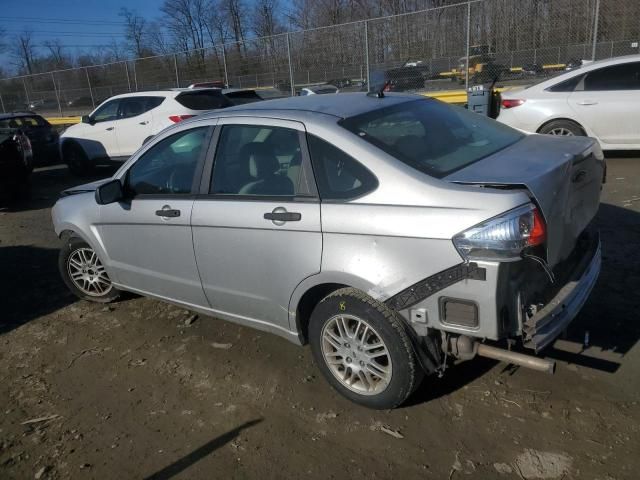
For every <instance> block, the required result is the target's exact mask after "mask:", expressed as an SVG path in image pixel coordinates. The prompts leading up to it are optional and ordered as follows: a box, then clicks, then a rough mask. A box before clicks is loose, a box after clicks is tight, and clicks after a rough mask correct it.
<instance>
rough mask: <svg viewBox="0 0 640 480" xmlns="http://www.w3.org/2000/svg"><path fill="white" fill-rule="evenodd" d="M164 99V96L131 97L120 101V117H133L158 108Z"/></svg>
mask: <svg viewBox="0 0 640 480" xmlns="http://www.w3.org/2000/svg"><path fill="white" fill-rule="evenodd" d="M163 101H164V97H138V96H136V97H129V98H124V99H122V100H121V101H120V111H119V113H118V117H119V118H131V117H137V116H138V115H142V114H143V113H145V112H148V111H149V110H152V109H154V108H156V107H157V106H158V105H160V104H161V103H162V102H163Z"/></svg>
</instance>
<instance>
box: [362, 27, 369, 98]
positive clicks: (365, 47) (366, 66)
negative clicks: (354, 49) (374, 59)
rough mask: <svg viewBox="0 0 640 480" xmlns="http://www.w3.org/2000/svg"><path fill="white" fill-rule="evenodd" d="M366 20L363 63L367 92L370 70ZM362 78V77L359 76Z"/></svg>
mask: <svg viewBox="0 0 640 480" xmlns="http://www.w3.org/2000/svg"><path fill="white" fill-rule="evenodd" d="M368 23H369V22H367V21H366V20H365V21H364V61H365V68H366V70H367V91H370V89H371V70H370V68H369V26H368ZM360 77H361V78H362V75H361V76H360Z"/></svg>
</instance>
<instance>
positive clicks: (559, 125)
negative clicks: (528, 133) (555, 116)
mask: <svg viewBox="0 0 640 480" xmlns="http://www.w3.org/2000/svg"><path fill="white" fill-rule="evenodd" d="M539 133H543V134H546V135H559V136H562V137H572V136H584V132H583V131H582V128H580V125H578V124H577V123H575V122H572V121H571V120H554V121H552V122H549V123H547V124H546V125H544V126H543V127H542V128H541V129H540V131H539Z"/></svg>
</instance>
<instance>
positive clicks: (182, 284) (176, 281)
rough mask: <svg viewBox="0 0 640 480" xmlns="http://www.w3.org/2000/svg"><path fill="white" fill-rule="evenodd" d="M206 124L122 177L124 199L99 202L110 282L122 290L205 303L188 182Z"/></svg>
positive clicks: (199, 160)
mask: <svg viewBox="0 0 640 480" xmlns="http://www.w3.org/2000/svg"><path fill="white" fill-rule="evenodd" d="M210 133H211V127H208V126H201V127H194V128H190V129H187V130H182V131H180V132H178V133H175V134H173V135H171V136H170V137H167V138H165V139H163V140H161V141H159V142H158V143H156V144H155V145H153V146H152V147H151V148H150V149H149V150H147V151H146V152H145V153H144V154H142V156H141V157H140V158H138V159H137V160H136V162H135V163H133V164H132V165H131V167H130V168H129V169H128V171H127V172H126V174H125V177H124V185H125V187H124V189H125V194H126V196H127V198H128V199H127V200H126V201H122V202H118V203H114V204H110V205H102V206H100V207H99V208H100V225H99V227H98V228H99V231H100V235H101V236H102V239H103V245H104V247H105V251H106V253H107V259H106V261H107V263H108V265H109V267H110V268H109V270H110V272H112V275H113V277H114V278H113V279H112V280H113V281H114V283H117V284H119V285H122V286H123V287H125V288H127V289H131V290H134V291H137V292H140V293H144V294H149V295H154V296H158V297H161V298H163V299H166V300H173V301H178V302H182V303H185V304H189V305H195V306H201V307H207V306H208V303H207V300H206V297H205V296H204V293H203V291H202V286H201V283H200V278H199V276H198V270H197V267H196V261H195V257H194V253H193V241H192V237H191V225H190V219H191V213H192V208H193V202H194V195H193V184H194V181H195V179H196V178H198V177H199V170H201V168H202V165H203V163H204V157H205V155H206V150H207V148H206V147H207V146H208V145H209V139H210Z"/></svg>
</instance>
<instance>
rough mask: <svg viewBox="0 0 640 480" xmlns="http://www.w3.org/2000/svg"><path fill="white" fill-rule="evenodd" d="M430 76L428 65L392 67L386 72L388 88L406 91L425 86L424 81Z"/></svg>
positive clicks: (389, 89) (385, 79) (394, 90)
mask: <svg viewBox="0 0 640 480" xmlns="http://www.w3.org/2000/svg"><path fill="white" fill-rule="evenodd" d="M428 77H429V70H428V68H427V67H422V66H420V67H400V68H391V69H389V70H386V71H385V72H384V82H385V85H386V90H387V91H391V92H404V91H405V90H418V89H421V88H424V81H425V80H426V79H427V78H428Z"/></svg>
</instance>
